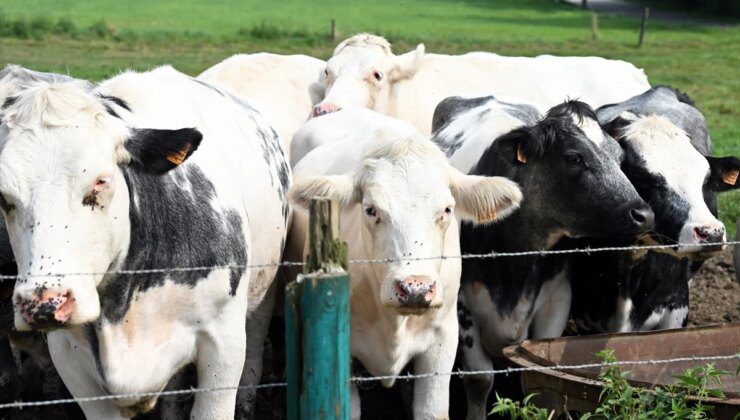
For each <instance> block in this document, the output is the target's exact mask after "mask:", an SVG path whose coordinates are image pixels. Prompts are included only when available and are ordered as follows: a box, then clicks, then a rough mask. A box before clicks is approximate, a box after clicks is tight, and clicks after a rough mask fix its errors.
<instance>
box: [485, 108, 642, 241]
mask: <svg viewBox="0 0 740 420" xmlns="http://www.w3.org/2000/svg"><path fill="white" fill-rule="evenodd" d="M608 142H612V143H614V144H615V145H616V142H615V140H614V139H613V138H611V137H610V136H608V135H606V134H605V133H604V132H603V131H602V130H601V128H600V126H599V124H598V122H597V121H596V115H595V114H594V113H593V110H591V108H590V107H588V105H586V104H584V103H582V102H577V101H570V102H566V103H565V104H562V105H558V106H556V107H554V108H552V109H551V110H550V111H549V112H548V114H547V116H546V117H545V118H544V119H542V120H541V121H540V122H538V123H537V124H536V125H534V126H529V127H521V128H518V129H516V130H513V131H511V132H510V133H508V134H506V135H504V136H502V137H499V138H498V139H496V140H495V141H494V143H493V145H492V146H491V148H490V149H489V150H487V151H486V152H485V154H484V155H483V157H482V158H481V160H480V161H479V162H478V164H477V165H476V167H475V168H474V169H473V171H472V173H475V174H481V175H485V174H491V175H493V174H496V175H505V176H508V177H510V178H512V179H513V180H515V181H516V182H518V183H519V184H520V185H521V186H522V189H523V193H524V201H523V202H522V210H521V213H520V214H521V215H522V217H523V218H525V220H527V221H528V224H529V226H528V227H527V228H528V229H527V230H529V231H530V234H529V235H530V236H538V235H542V234H547V235H548V240H547V245H548V246H551V245H554V243H555V242H556V240H557V239H558V238H560V237H562V236H569V237H584V236H588V237H613V238H620V239H625V240H631V239H632V238H634V237H635V236H636V235H637V234H640V233H642V232H644V231H646V230H648V229H651V228H652V226H653V213H652V211H651V210H650V208H649V207H648V206H647V204H646V203H645V202H644V201H643V200H642V199H641V198H640V197H639V196H638V194H637V192H636V191H635V188H634V187H633V186H632V185H631V184H630V182H629V180H628V179H627V177H626V176H625V175H624V173H622V171H621V170H620V168H619V162H618V160H617V158H616V157H615V156H614V154H613V153H609V152H608V150H609V149H610V148H609V147H608V145H607V144H606V143H608ZM617 146H618V145H617Z"/></svg>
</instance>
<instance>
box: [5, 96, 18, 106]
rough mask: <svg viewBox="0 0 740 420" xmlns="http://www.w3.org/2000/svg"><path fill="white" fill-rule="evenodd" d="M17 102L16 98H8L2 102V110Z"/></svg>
mask: <svg viewBox="0 0 740 420" xmlns="http://www.w3.org/2000/svg"><path fill="white" fill-rule="evenodd" d="M16 102H18V97H17V96H8V97H7V98H5V101H4V102H3V107H2V108H3V109H6V108H8V107H9V106H11V105H13V104H14V103H16Z"/></svg>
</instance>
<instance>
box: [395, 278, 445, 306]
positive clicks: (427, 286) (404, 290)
mask: <svg viewBox="0 0 740 420" xmlns="http://www.w3.org/2000/svg"><path fill="white" fill-rule="evenodd" d="M393 292H394V295H395V298H396V300H397V301H398V307H399V311H400V312H402V313H420V312H423V311H424V310H426V309H428V308H430V307H432V306H438V305H433V304H434V303H435V301H436V299H435V298H436V297H437V282H436V281H434V280H432V279H431V278H430V277H428V276H407V277H405V278H404V279H403V280H396V281H394V282H393Z"/></svg>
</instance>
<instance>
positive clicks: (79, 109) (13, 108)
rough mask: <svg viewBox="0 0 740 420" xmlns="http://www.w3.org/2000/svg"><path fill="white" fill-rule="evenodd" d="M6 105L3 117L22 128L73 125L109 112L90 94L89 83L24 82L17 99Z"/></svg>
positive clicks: (74, 81) (75, 81)
mask: <svg viewBox="0 0 740 420" xmlns="http://www.w3.org/2000/svg"><path fill="white" fill-rule="evenodd" d="M6 102H7V101H6ZM4 105H6V107H5V109H4V118H5V119H7V118H8V117H9V116H13V120H14V122H15V123H16V124H19V125H23V126H29V125H30V126H42V127H52V126H74V125H78V123H79V121H80V120H81V119H85V118H87V119H91V120H95V118H96V117H97V116H98V115H100V114H103V113H105V112H106V109H105V106H104V105H103V104H102V103H101V102H100V100H99V99H98V98H96V97H95V96H94V95H92V94H91V93H90V91H89V84H88V83H86V82H84V81H77V80H73V81H66V82H56V83H49V82H46V81H31V82H25V83H23V84H22V85H21V90H20V91H19V92H18V94H17V95H16V96H15V99H14V100H12V101H10V102H7V103H6V104H4Z"/></svg>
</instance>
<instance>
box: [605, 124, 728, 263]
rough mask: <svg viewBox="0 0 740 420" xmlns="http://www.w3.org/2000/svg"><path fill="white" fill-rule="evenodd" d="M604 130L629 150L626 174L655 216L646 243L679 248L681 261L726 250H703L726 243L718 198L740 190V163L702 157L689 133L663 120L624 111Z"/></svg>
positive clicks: (626, 150)
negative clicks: (732, 190)
mask: <svg viewBox="0 0 740 420" xmlns="http://www.w3.org/2000/svg"><path fill="white" fill-rule="evenodd" d="M605 127H606V128H607V130H609V131H610V132H611V133H612V134H613V136H614V137H615V138H617V139H619V141H620V143H621V145H622V148H623V149H624V151H625V157H624V162H623V163H622V169H623V170H624V172H625V173H626V174H627V176H628V177H629V179H630V181H632V183H633V184H634V185H635V188H637V191H638V192H639V193H640V196H642V197H643V198H644V199H645V200H646V201H647V202H648V204H650V206H651V207H652V209H653V211H654V212H655V215H656V226H655V230H654V231H653V232H651V234H650V235H648V236H645V238H644V240H645V241H646V242H648V243H660V244H673V243H679V244H681V246H679V247H678V249H677V253H678V255H679V256H701V255H706V253H707V252H711V251H716V250H719V249H721V245H717V246H716V247H713V246H702V245H706V244H712V243H717V244H720V243H722V242H724V241H725V227H724V225H723V224H722V222H721V221H719V220H717V218H716V217H715V216H714V214H716V201H715V193H716V192H722V191H727V190H730V189H736V188H738V186H740V182H739V181H738V174H739V173H740V159H738V158H736V157H725V158H715V157H705V156H702V154H701V153H699V151H698V150H697V149H696V148H695V147H694V146H693V145H692V143H691V140H690V139H689V137H688V136H687V134H686V132H685V131H683V130H682V129H680V128H679V127H677V126H676V125H675V124H673V123H672V122H671V120H669V119H668V118H666V117H663V116H659V115H642V116H637V115H635V114H633V113H631V112H623V113H622V114H621V115H620V116H619V117H617V118H615V119H614V120H612V121H610V122H609V123H608V124H606V125H605ZM713 213H714V214H713ZM665 252H671V253H673V251H672V250H665Z"/></svg>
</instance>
